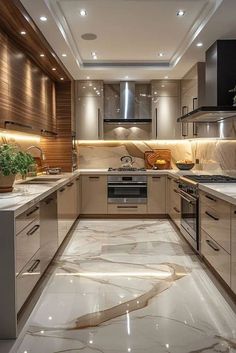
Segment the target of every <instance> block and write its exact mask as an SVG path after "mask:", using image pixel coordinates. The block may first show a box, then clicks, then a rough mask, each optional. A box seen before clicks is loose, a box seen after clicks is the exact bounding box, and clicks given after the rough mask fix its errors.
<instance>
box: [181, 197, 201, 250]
mask: <svg viewBox="0 0 236 353" xmlns="http://www.w3.org/2000/svg"><path fill="white" fill-rule="evenodd" d="M179 194H180V196H181V230H182V231H183V235H184V236H185V238H186V239H187V240H188V241H189V242H190V244H191V245H192V246H193V247H194V248H195V249H196V250H198V248H199V244H198V199H197V198H195V197H193V196H191V195H189V194H187V193H185V192H184V191H180V193H179Z"/></svg>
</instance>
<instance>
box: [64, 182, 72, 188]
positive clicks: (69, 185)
mask: <svg viewBox="0 0 236 353" xmlns="http://www.w3.org/2000/svg"><path fill="white" fill-rule="evenodd" d="M73 185H74V183H69V184H67V185H66V186H68V188H70V187H71V186H73Z"/></svg>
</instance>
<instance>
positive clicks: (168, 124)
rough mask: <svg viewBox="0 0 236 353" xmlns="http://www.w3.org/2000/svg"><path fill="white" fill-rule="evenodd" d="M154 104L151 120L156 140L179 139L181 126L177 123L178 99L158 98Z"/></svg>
mask: <svg viewBox="0 0 236 353" xmlns="http://www.w3.org/2000/svg"><path fill="white" fill-rule="evenodd" d="M154 102H155V103H154V109H153V110H154V111H153V113H154V117H153V119H154V125H155V127H154V134H155V135H156V138H158V139H176V138H179V137H180V135H181V134H180V132H181V126H180V124H179V123H178V122H177V119H178V117H179V116H180V111H179V97H158V98H157V99H156V100H155V101H154Z"/></svg>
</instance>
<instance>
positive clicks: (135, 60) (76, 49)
mask: <svg viewBox="0 0 236 353" xmlns="http://www.w3.org/2000/svg"><path fill="white" fill-rule="evenodd" d="M21 2H22V4H23V5H24V6H25V8H26V10H27V11H28V13H29V14H30V15H31V17H32V18H33V20H34V21H35V23H36V24H37V26H38V27H39V28H40V30H41V31H42V33H43V34H44V36H45V37H46V39H47V40H48V42H49V43H50V45H51V46H52V47H53V49H54V50H55V52H56V53H57V55H58V56H59V57H61V60H62V61H63V63H64V65H65V66H66V67H67V69H68V70H69V71H70V72H71V74H72V76H73V77H74V78H75V79H82V78H86V77H88V76H89V77H90V78H93V79H104V80H122V79H125V78H127V77H128V78H129V79H134V80H149V79H153V78H162V77H165V76H168V77H169V78H181V77H182V76H183V75H184V74H185V73H186V72H187V71H188V69H189V68H190V67H191V66H192V65H193V64H194V63H195V62H197V61H203V60H204V52H205V50H206V49H207V47H209V45H211V44H212V43H213V42H214V41H215V40H216V39H220V38H222V39H223V38H224V39H227V38H234V37H235V38H236V24H235V15H233V13H234V14H235V12H236V1H235V0H37V1H35V0H21ZM81 10H85V11H86V16H81V14H80V12H81ZM179 10H183V11H184V15H183V16H178V15H177V12H178V11H179ZM41 16H45V17H46V18H47V21H41V20H40V17H41ZM83 37H85V39H84V38H83ZM198 42H202V43H203V46H202V47H197V46H196V44H197V43H198ZM62 54H66V56H62ZM92 54H94V55H92ZM160 54H161V55H160Z"/></svg>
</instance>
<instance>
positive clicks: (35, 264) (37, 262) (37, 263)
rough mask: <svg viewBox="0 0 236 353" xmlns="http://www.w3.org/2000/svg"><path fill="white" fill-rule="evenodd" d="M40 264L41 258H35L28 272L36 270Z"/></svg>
mask: <svg viewBox="0 0 236 353" xmlns="http://www.w3.org/2000/svg"><path fill="white" fill-rule="evenodd" d="M39 264H40V260H35V262H34V263H33V265H32V266H31V267H30V268H29V269H28V270H27V272H29V273H32V272H34V270H36V268H37V267H38V265H39Z"/></svg>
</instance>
